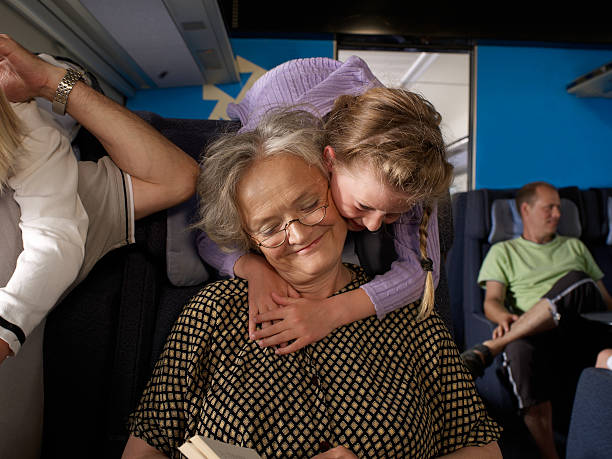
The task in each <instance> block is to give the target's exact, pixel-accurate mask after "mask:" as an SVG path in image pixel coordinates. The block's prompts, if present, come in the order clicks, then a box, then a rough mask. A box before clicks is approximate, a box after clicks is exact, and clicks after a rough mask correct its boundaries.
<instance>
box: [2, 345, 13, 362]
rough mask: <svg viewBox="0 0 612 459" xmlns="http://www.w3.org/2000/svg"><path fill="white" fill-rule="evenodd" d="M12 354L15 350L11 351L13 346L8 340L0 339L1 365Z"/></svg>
mask: <svg viewBox="0 0 612 459" xmlns="http://www.w3.org/2000/svg"><path fill="white" fill-rule="evenodd" d="M10 355H13V351H11V348H10V347H9V345H8V343H7V342H6V341H4V340H3V339H0V365H1V364H2V362H4V360H5V359H6V358H7V357H8V356H10Z"/></svg>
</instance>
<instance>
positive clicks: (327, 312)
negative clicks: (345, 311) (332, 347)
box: [254, 293, 341, 354]
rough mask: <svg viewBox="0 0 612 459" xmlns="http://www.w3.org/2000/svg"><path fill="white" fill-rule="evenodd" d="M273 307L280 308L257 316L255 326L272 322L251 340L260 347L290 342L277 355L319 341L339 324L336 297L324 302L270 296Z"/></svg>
mask: <svg viewBox="0 0 612 459" xmlns="http://www.w3.org/2000/svg"><path fill="white" fill-rule="evenodd" d="M272 299H273V300H274V302H275V304H280V305H281V306H282V307H281V308H279V309H274V310H271V311H268V312H266V313H263V314H258V315H257V317H256V320H255V321H256V323H266V322H273V324H272V325H270V326H268V327H266V328H262V329H261V330H257V331H255V333H254V339H255V340H257V343H258V344H259V345H260V346H262V347H268V346H277V345H279V344H282V343H288V342H290V341H293V342H292V343H290V344H289V345H287V346H284V347H281V348H279V349H277V350H276V353H277V354H289V353H291V352H295V351H297V350H299V349H301V348H303V347H304V346H306V345H308V344H310V343H314V342H315V341H319V340H320V339H322V338H324V337H325V336H327V335H328V334H330V333H331V332H332V331H333V330H334V329H336V328H337V327H338V326H340V325H341V323H339V322H338V319H339V314H338V312H339V308H338V307H337V306H335V304H334V303H335V302H336V301H337V300H336V299H335V297H331V298H327V299H325V300H317V301H313V300H308V299H305V298H298V299H296V298H290V297H286V296H285V297H283V296H280V295H277V294H275V293H273V294H272Z"/></svg>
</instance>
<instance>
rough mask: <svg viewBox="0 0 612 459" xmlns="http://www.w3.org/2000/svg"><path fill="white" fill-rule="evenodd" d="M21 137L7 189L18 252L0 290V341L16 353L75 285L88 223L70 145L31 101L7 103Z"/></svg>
mask: <svg viewBox="0 0 612 459" xmlns="http://www.w3.org/2000/svg"><path fill="white" fill-rule="evenodd" d="M11 105H12V107H13V109H14V110H15V112H16V113H17V116H18V117H19V118H20V120H21V122H22V127H23V128H24V130H25V132H24V134H25V136H24V138H23V142H22V144H21V146H20V147H19V150H18V152H17V164H16V167H15V170H14V174H13V175H12V176H11V177H9V180H8V184H9V186H10V187H11V188H12V189H13V190H14V195H13V198H14V199H15V201H16V202H17V204H19V207H20V210H21V219H20V221H19V227H20V228H21V233H22V239H23V252H22V253H21V254H20V255H19V258H18V259H17V264H16V267H15V271H14V272H13V275H12V276H11V279H10V280H9V281H8V283H7V284H6V286H5V287H3V288H0V339H3V340H4V341H6V342H7V343H8V344H9V346H10V347H11V350H12V351H13V352H15V353H17V352H18V350H19V349H20V347H21V344H22V342H23V340H24V339H25V338H26V337H27V336H28V335H29V334H30V333H31V332H32V330H33V329H34V328H35V327H36V326H37V325H38V324H39V322H40V321H41V320H42V319H43V318H44V317H45V315H46V314H47V313H48V312H49V310H50V309H51V308H52V307H53V306H54V305H55V303H56V302H57V300H58V299H59V298H60V296H61V294H62V293H63V292H64V290H66V288H68V287H69V286H70V285H71V284H72V282H73V281H74V280H75V278H76V276H77V273H78V272H79V269H80V268H81V264H82V262H83V256H84V251H85V239H86V236H87V227H88V223H89V219H88V217H87V213H86V212H85V209H84V207H83V204H82V203H81V200H80V198H79V196H78V194H77V185H78V170H77V161H76V158H75V156H74V154H73V152H72V148H71V146H70V141H69V140H68V138H67V136H66V133H65V132H64V131H63V130H62V128H61V127H60V126H59V125H58V124H57V123H56V122H55V121H54V119H53V117H52V116H51V115H50V114H48V113H46V112H42V111H40V110H39V109H38V107H37V104H36V102H34V101H31V102H28V103H16V104H11Z"/></svg>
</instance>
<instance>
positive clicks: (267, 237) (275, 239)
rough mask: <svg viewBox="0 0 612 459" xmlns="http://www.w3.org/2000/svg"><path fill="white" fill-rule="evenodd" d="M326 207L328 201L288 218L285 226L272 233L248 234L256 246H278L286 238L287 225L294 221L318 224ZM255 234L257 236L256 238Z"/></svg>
mask: <svg viewBox="0 0 612 459" xmlns="http://www.w3.org/2000/svg"><path fill="white" fill-rule="evenodd" d="M328 207H329V202H328V203H327V204H325V205H323V206H321V207H317V208H316V209H315V210H313V211H311V212H308V213H307V214H305V215H302V216H301V217H300V218H294V219H293V220H289V221H288V222H287V223H285V226H283V228H282V229H280V230H278V231H274V232H272V233H268V232H263V233H257V234H255V235H250V236H251V237H252V238H253V239H254V240H255V242H257V247H265V248H267V249H274V248H276V247H280V246H281V245H283V244H284V243H285V241H286V240H287V228H289V225H291V224H292V223H295V222H300V223H301V224H302V225H305V226H315V225H318V224H319V223H321V221H323V219H324V218H325V215H326V213H327V208H328ZM255 236H257V238H256V237H255Z"/></svg>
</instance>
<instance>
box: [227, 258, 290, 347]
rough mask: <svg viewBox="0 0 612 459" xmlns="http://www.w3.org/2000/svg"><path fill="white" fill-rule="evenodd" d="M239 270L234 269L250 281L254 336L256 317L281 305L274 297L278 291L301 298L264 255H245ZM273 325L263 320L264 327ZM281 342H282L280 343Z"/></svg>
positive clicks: (251, 330) (251, 329)
mask: <svg viewBox="0 0 612 459" xmlns="http://www.w3.org/2000/svg"><path fill="white" fill-rule="evenodd" d="M240 262H241V265H240V266H239V272H236V268H234V271H235V272H236V274H237V275H239V276H240V277H243V278H244V279H246V280H247V281H248V283H249V336H250V337H251V339H255V338H254V333H255V331H256V323H255V317H256V316H257V315H258V314H263V313H265V312H268V311H273V310H275V309H278V308H279V307H280V305H279V304H277V303H276V302H275V301H274V299H273V298H272V293H277V294H279V295H282V296H287V297H290V298H299V297H300V295H299V294H298V292H297V291H296V290H295V289H294V288H293V287H292V286H291V285H289V284H288V283H287V281H285V280H284V279H283V278H282V277H280V276H279V275H278V273H277V272H276V271H275V270H274V268H272V267H271V266H270V264H269V263H268V262H267V261H266V260H265V258H263V257H262V256H259V255H255V254H247V255H243V256H242V257H241V259H240ZM270 325H272V323H271V322H269V321H267V322H262V328H267V327H269V326H270ZM279 344H280V343H279Z"/></svg>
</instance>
